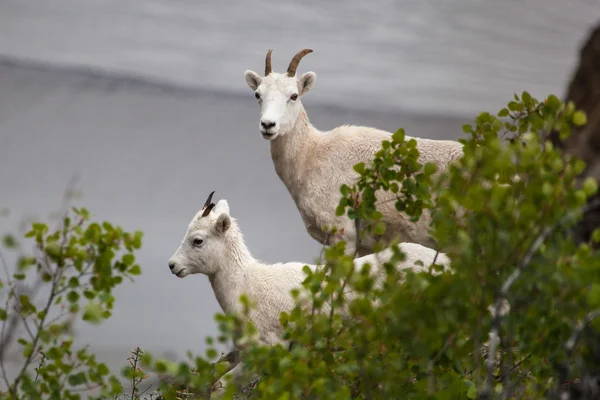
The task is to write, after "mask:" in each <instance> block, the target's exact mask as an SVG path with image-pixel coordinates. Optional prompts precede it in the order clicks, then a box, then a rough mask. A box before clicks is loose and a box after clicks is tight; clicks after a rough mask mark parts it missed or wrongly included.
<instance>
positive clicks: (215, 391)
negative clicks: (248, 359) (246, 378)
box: [210, 361, 244, 399]
mask: <svg viewBox="0 0 600 400" xmlns="http://www.w3.org/2000/svg"><path fill="white" fill-rule="evenodd" d="M243 372H244V362H243V361H240V362H239V363H238V364H237V365H236V366H235V367H233V368H232V369H231V370H230V371H229V372H227V373H226V374H225V375H223V376H222V377H221V378H220V379H219V380H218V381H217V382H215V384H214V385H213V386H212V388H211V390H210V391H211V394H210V398H211V399H219V398H221V396H223V394H224V393H225V390H226V388H227V384H230V385H235V381H236V380H237V379H238V378H239V377H240V376H241V375H242V374H243Z"/></svg>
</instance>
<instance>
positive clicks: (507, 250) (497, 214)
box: [0, 92, 600, 399]
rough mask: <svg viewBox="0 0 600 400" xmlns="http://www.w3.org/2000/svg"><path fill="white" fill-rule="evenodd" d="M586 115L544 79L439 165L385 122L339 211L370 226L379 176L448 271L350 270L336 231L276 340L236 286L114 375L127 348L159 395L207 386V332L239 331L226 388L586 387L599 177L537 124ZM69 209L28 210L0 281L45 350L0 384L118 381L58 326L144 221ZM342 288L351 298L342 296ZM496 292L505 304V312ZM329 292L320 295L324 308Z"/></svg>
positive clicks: (358, 391)
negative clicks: (167, 344) (152, 376)
mask: <svg viewBox="0 0 600 400" xmlns="http://www.w3.org/2000/svg"><path fill="white" fill-rule="evenodd" d="M585 123H586V117H585V114H584V113H582V112H581V111H578V110H576V109H575V108H574V106H573V104H572V103H566V104H565V103H563V102H561V101H560V100H559V99H558V98H557V97H556V96H553V95H551V96H548V97H547V98H546V99H545V100H544V101H542V102H539V101H537V100H536V99H534V98H532V97H531V96H530V95H529V94H528V93H527V92H523V93H522V94H521V96H517V95H515V97H514V100H511V101H510V102H509V103H508V104H507V107H506V108H503V109H501V110H500V111H499V112H498V113H495V114H490V113H485V112H484V113H481V114H480V115H479V116H478V117H477V118H476V120H475V123H474V124H473V125H465V126H464V127H463V131H464V133H465V134H466V138H462V139H461V142H462V143H463V144H464V156H463V157H462V158H461V159H460V161H459V162H458V163H457V164H456V165H454V166H452V167H451V168H450V171H449V173H447V174H439V173H438V172H437V171H436V169H435V166H434V165H432V164H425V165H423V164H421V163H420V162H419V152H418V150H417V147H416V142H415V141H414V139H407V137H406V136H405V134H404V131H403V130H398V131H397V132H396V133H395V134H394V135H393V136H392V137H391V139H390V140H389V141H384V142H383V143H382V147H381V149H380V150H379V151H378V152H377V153H376V154H375V158H374V160H373V162H372V163H370V164H362V163H361V164H358V165H356V166H355V170H356V172H357V173H358V175H359V180H358V182H357V183H356V184H354V185H351V186H350V185H349V186H342V187H341V188H340V192H341V194H342V198H341V200H340V205H339V207H338V210H337V212H338V214H339V215H342V214H347V215H348V217H349V218H351V219H353V220H355V221H356V223H357V225H358V226H360V227H362V228H364V229H369V230H373V231H374V232H375V233H376V234H382V233H384V232H385V229H386V227H385V224H383V222H381V213H380V212H379V211H378V210H377V206H378V203H377V199H376V196H375V193H376V192H377V191H378V190H385V191H391V192H393V193H394V194H396V208H397V210H399V211H402V212H404V213H406V214H408V215H409V216H410V217H411V218H412V219H413V220H416V219H418V218H419V217H420V216H421V215H422V213H423V211H424V210H429V212H431V213H432V216H433V224H432V232H433V234H434V236H435V238H436V240H437V242H438V245H439V250H440V251H443V252H444V253H446V254H448V256H449V257H450V258H451V260H452V271H449V272H443V271H442V270H441V268H439V266H436V265H432V266H430V272H432V271H436V272H437V273H435V274H432V273H429V272H420V273H416V272H412V271H408V272H407V273H406V275H403V276H400V275H399V273H398V272H397V271H396V269H395V268H394V265H395V264H396V263H397V262H398V261H400V260H402V258H403V257H404V255H403V254H402V253H401V252H399V251H398V252H396V253H395V255H394V257H393V259H392V260H390V262H388V263H386V265H385V267H386V280H385V282H384V284H383V285H382V286H381V287H377V286H375V285H374V279H373V277H372V276H371V274H370V269H369V266H366V267H365V268H363V269H362V270H360V271H355V270H354V268H353V263H352V256H349V255H345V254H344V248H345V243H344V242H341V243H338V244H336V245H335V246H333V247H330V248H327V249H324V252H323V255H324V260H322V261H323V262H322V266H323V267H322V268H321V269H319V270H318V271H316V272H314V273H312V272H311V271H310V270H308V269H306V272H307V277H306V279H305V281H304V282H303V285H302V287H301V288H298V289H297V290H295V291H294V292H293V295H294V296H296V297H298V296H300V295H301V293H304V294H308V298H309V299H310V303H309V304H310V306H309V307H305V306H301V305H300V304H298V306H297V307H295V308H294V309H293V310H290V312H288V313H283V314H282V315H281V323H282V325H283V326H284V327H285V328H286V332H285V339H286V340H287V341H289V343H290V345H289V346H288V347H283V346H276V347H265V346H263V345H261V343H260V342H258V341H256V340H255V339H254V338H255V333H256V329H255V327H254V326H253V325H252V323H250V322H248V321H247V319H246V318H245V317H246V316H247V315H248V314H247V313H248V310H249V309H250V308H251V307H252V304H249V303H248V302H247V300H246V299H245V298H244V297H242V299H241V300H242V301H243V302H244V304H245V312H244V313H242V314H241V315H222V314H217V316H216V321H217V322H218V324H219V329H220V335H219V336H218V337H217V338H207V339H206V344H207V350H206V353H205V354H204V355H203V356H194V355H192V354H189V360H188V361H187V362H180V363H175V362H169V361H166V360H160V359H156V358H155V357H153V356H152V354H150V353H148V352H145V353H144V354H140V353H139V352H138V353H137V356H136V357H137V358H136V367H135V368H133V370H134V372H128V374H129V375H127V377H128V378H129V379H133V382H134V383H135V382H137V384H139V381H136V379H142V378H143V377H144V376H145V372H143V371H141V370H139V371H138V370H137V369H136V368H137V362H138V361H139V362H140V363H141V364H142V365H144V366H146V368H147V369H149V370H152V371H156V372H158V373H160V374H163V375H169V376H172V377H174V378H176V380H177V382H178V384H177V385H166V384H165V385H163V387H162V388H161V393H162V397H163V398H168V399H174V398H181V396H182V394H181V390H179V392H178V390H176V389H179V388H181V387H185V388H186V392H193V393H196V394H197V395H198V396H202V397H205V396H208V395H209V392H210V388H211V385H212V384H213V383H214V382H215V381H216V379H218V377H220V376H221V375H222V374H223V373H225V372H226V371H227V370H228V369H230V368H231V367H232V364H233V363H235V362H234V360H232V359H224V358H223V357H221V360H219V352H218V351H217V348H218V346H221V345H223V344H231V343H237V344H243V345H244V350H243V352H242V358H243V360H244V363H245V365H246V371H247V373H246V374H245V375H244V376H242V377H241V379H240V380H239V381H236V382H233V383H234V384H231V385H229V386H228V389H227V393H226V394H225V397H227V398H255V399H299V398H319V399H347V398H354V399H390V398H402V399H475V398H479V399H491V398H513V399H539V398H553V399H554V398H558V396H559V394H560V393H561V392H563V391H564V389H565V388H564V385H565V384H568V383H569V382H570V383H573V382H575V384H574V385H575V386H577V385H579V386H578V390H580V391H585V390H586V389H585V387H583V386H582V385H583V384H584V383H585V382H587V381H586V380H585V379H584V377H591V378H590V379H592V380H593V379H594V376H595V375H594V373H593V371H594V368H596V369H597V368H598V365H599V361H600V360H599V359H598V349H597V343H598V338H599V337H600V336H598V330H599V328H600V325H599V324H598V323H597V322H596V321H595V320H594V318H595V317H596V316H597V315H598V314H600V312H599V311H598V310H600V256H599V255H598V252H597V250H596V246H595V242H598V241H600V234H595V235H593V242H590V243H575V242H574V240H573V238H572V235H571V233H570V228H571V227H572V226H573V225H574V224H575V223H576V222H577V220H578V219H579V218H581V215H582V213H583V211H585V209H586V208H589V207H596V206H598V205H597V204H594V203H588V201H587V200H588V198H590V196H592V195H594V194H595V193H596V192H597V185H596V182H595V181H594V180H591V179H590V180H586V181H585V182H583V183H582V184H579V183H578V180H577V177H578V175H579V174H580V173H581V171H582V170H583V168H584V167H585V166H584V164H583V162H582V161H580V160H578V159H575V158H573V157H569V156H567V155H565V154H564V153H563V152H562V151H561V150H560V149H557V148H555V147H553V146H552V144H551V143H550V142H549V141H548V140H547V137H548V135H549V134H550V132H553V131H557V132H559V133H560V135H561V136H563V137H566V136H568V135H569V133H570V130H571V127H572V126H574V125H575V126H581V125H584V124H585ZM74 213H75V215H76V216H77V218H78V219H77V221H76V223H71V222H70V221H71V220H70V219H69V218H66V219H65V224H64V226H63V227H62V228H61V229H59V230H57V231H56V232H52V233H48V228H47V227H46V226H45V225H43V224H34V225H33V229H32V230H31V232H30V233H29V234H28V237H30V238H32V239H34V240H35V243H36V245H37V248H38V250H39V252H40V255H38V256H36V257H33V258H32V257H24V258H21V259H20V261H19V268H18V270H17V274H16V275H14V276H13V279H12V280H7V281H5V282H4V283H5V289H3V290H4V291H7V293H8V296H7V299H8V300H7V301H8V302H7V306H6V307H4V308H3V309H2V310H0V317H2V319H3V321H4V322H3V332H4V325H5V324H7V323H8V322H9V321H13V320H14V321H21V322H22V325H23V326H25V327H26V329H25V333H24V334H23V335H24V336H22V337H21V338H20V339H18V340H19V343H21V344H22V345H23V351H24V354H25V355H26V357H28V360H29V361H31V357H32V355H33V354H34V353H37V352H40V351H43V352H44V354H45V355H46V357H47V361H46V363H45V364H44V366H42V367H40V368H38V372H37V373H38V375H39V379H34V378H32V376H31V375H30V374H29V373H28V372H27V371H26V370H25V369H24V370H23V371H22V373H21V375H20V377H19V378H17V379H16V380H15V381H14V382H12V383H11V384H10V385H9V388H10V390H9V392H10V395H11V396H12V397H11V398H21V397H19V396H20V395H24V394H27V395H29V396H30V398H42V397H44V396H50V395H53V396H55V397H54V398H59V397H60V398H65V399H68V398H78V394H77V393H76V392H75V391H74V389H72V388H75V387H78V388H81V387H83V388H86V387H88V386H90V385H98V386H99V387H100V388H101V390H102V394H103V395H104V396H108V395H112V396H114V395H115V394H117V393H118V392H119V391H120V390H121V389H120V385H118V383H117V382H116V378H115V377H114V376H113V375H111V374H110V373H109V371H108V369H107V368H106V366H104V365H102V364H99V363H96V362H95V360H94V358H93V356H92V355H89V354H88V353H87V352H85V350H81V353H80V351H76V350H73V349H72V339H70V338H69V336H68V335H69V327H70V323H71V321H72V320H73V318H72V316H74V315H78V313H80V310H83V312H82V313H81V315H82V318H83V319H84V320H87V321H98V320H101V319H105V318H108V317H109V316H110V309H111V308H112V306H113V301H114V298H113V297H112V295H111V291H112V289H113V288H114V287H115V286H117V285H118V284H120V283H121V282H122V281H123V278H124V277H130V276H131V275H136V274H138V273H139V272H140V269H139V266H138V265H137V264H135V257H134V255H133V251H134V250H136V249H138V248H139V246H140V244H141V242H140V241H141V234H140V233H139V232H138V233H134V234H131V233H127V232H123V231H122V230H121V229H120V228H119V227H113V226H111V225H110V224H108V223H104V224H96V223H91V224H89V225H86V223H87V217H88V215H87V212H86V211H85V210H83V209H79V210H78V209H75V210H74ZM15 242H16V241H15V240H14V239H13V238H11V239H9V240H5V244H9V245H10V246H13V245H15ZM388 245H389V243H381V246H382V247H385V246H388ZM10 246H9V247H10ZM13 247H14V246H13ZM120 252H123V253H124V254H123V255H122V256H121V257H120V258H119V257H117V253H120ZM28 271H31V272H32V274H33V275H34V276H35V277H37V279H39V280H40V282H41V283H40V284H45V285H48V286H49V287H50V297H49V299H50V300H49V301H48V303H46V304H47V308H39V307H36V306H34V305H33V301H30V300H29V297H27V295H23V294H22V292H21V291H18V290H17V285H16V283H15V282H16V281H17V280H19V279H24V278H25V274H26V273H27V272H28ZM399 280H402V283H401V284H400V283H398V281H399ZM347 288H352V289H353V291H354V292H355V293H357V294H358V296H357V298H355V299H352V300H351V301H350V300H348V299H346V298H345V297H344V295H343V292H344V290H345V289H347ZM65 301H66V304H67V306H66V310H67V311H66V312H67V315H69V316H71V319H69V320H68V322H69V323H62V324H61V323H57V322H53V321H49V320H48V319H47V318H48V317H47V314H48V310H49V308H50V307H51V306H53V305H60V304H63V303H64V302H65ZM82 301H85V302H86V304H85V305H84V306H83V307H82V306H80V303H81V302H82ZM506 303H508V305H509V306H510V309H509V311H508V312H500V310H501V306H502V305H503V304H506ZM325 304H328V305H332V307H331V310H330V311H327V312H323V310H324V305H325ZM342 310H344V312H340V311H342ZM7 321H8V322H7ZM27 325H30V326H33V328H31V329H29V328H27ZM7 329H8V328H7ZM30 330H31V332H30ZM65 337H66V338H67V339H65ZM3 338H4V333H3ZM1 343H2V347H0V349H3V348H4V343H5V342H4V339H2V342H1ZM0 351H1V350H0ZM219 361H224V362H219ZM81 368H83V370H82V371H80V369H81ZM135 371H138V372H135ZM590 371H592V372H590ZM138 375H139V376H138ZM577 379H579V380H578V381H577ZM586 379H587V378H586ZM7 384H9V382H8V381H7ZM134 386H135V385H134ZM567 392H569V391H568V390H567ZM569 393H571V392H569ZM139 395H140V393H139V392H134V393H132V397H134V398H137V397H139ZM56 396H59V397H56ZM136 396H137V397H136Z"/></svg>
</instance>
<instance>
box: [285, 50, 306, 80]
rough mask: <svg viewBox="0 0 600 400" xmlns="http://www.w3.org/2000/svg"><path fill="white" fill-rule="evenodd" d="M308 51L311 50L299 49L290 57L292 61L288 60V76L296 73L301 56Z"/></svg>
mask: <svg viewBox="0 0 600 400" xmlns="http://www.w3.org/2000/svg"><path fill="white" fill-rule="evenodd" d="M308 53H312V50H311V49H304V50H301V51H299V52H298V53H297V54H296V55H295V56H294V58H292V61H290V65H289V67H288V69H287V74H288V76H289V77H293V76H294V75H296V68H298V64H300V60H302V57H304V56H305V55H307V54H308Z"/></svg>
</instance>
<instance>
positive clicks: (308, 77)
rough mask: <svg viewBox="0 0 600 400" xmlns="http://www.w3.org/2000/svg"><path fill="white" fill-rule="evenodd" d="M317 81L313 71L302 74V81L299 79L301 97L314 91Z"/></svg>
mask: <svg viewBox="0 0 600 400" xmlns="http://www.w3.org/2000/svg"><path fill="white" fill-rule="evenodd" d="M316 80H317V74H315V73H314V72H312V71H309V72H305V73H304V74H302V76H301V77H300V79H298V90H299V91H300V96H303V95H305V94H306V93H308V92H309V91H310V89H312V87H313V86H314V84H315V81H316Z"/></svg>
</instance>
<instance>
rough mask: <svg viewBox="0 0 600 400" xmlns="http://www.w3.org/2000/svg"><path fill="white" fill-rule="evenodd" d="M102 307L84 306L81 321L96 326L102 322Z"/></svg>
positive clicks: (92, 304) (90, 304) (94, 305)
mask: <svg viewBox="0 0 600 400" xmlns="http://www.w3.org/2000/svg"><path fill="white" fill-rule="evenodd" d="M102 311H103V310H102V307H100V306H99V305H98V304H95V303H89V304H86V306H85V309H84V312H83V316H82V319H83V320H84V321H87V322H89V323H91V324H94V325H97V324H99V323H100V322H102Z"/></svg>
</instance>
